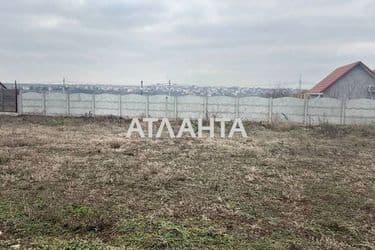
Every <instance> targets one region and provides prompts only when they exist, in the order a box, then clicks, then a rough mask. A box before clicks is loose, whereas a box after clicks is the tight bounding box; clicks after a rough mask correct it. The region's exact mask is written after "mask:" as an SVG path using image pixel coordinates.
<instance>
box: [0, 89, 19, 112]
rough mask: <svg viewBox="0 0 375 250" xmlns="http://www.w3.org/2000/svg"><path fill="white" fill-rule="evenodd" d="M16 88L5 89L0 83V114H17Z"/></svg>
mask: <svg viewBox="0 0 375 250" xmlns="http://www.w3.org/2000/svg"><path fill="white" fill-rule="evenodd" d="M17 94H18V91H17V88H14V89H7V88H6V87H5V86H4V85H3V84H1V83H0V112H17Z"/></svg>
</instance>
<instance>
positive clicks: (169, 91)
mask: <svg viewBox="0 0 375 250" xmlns="http://www.w3.org/2000/svg"><path fill="white" fill-rule="evenodd" d="M168 95H169V96H171V80H169V81H168Z"/></svg>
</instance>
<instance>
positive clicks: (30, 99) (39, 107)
mask: <svg viewBox="0 0 375 250" xmlns="http://www.w3.org/2000/svg"><path fill="white" fill-rule="evenodd" d="M21 97H22V101H21V103H22V109H21V110H22V112H23V113H27V114H39V115H40V114H43V112H44V111H43V108H44V105H43V94H41V93H35V92H28V93H22V94H21Z"/></svg>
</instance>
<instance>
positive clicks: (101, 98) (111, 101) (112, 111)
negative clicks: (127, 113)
mask: <svg viewBox="0 0 375 250" xmlns="http://www.w3.org/2000/svg"><path fill="white" fill-rule="evenodd" d="M95 115H114V116H118V115H119V96H118V95H113V94H100V95H95Z"/></svg>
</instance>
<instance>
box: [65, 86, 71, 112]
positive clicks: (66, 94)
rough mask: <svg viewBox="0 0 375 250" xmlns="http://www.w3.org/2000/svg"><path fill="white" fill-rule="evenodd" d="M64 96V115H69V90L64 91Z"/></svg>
mask: <svg viewBox="0 0 375 250" xmlns="http://www.w3.org/2000/svg"><path fill="white" fill-rule="evenodd" d="M65 96H66V115H67V116H70V93H69V91H67V92H65Z"/></svg>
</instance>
